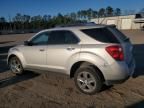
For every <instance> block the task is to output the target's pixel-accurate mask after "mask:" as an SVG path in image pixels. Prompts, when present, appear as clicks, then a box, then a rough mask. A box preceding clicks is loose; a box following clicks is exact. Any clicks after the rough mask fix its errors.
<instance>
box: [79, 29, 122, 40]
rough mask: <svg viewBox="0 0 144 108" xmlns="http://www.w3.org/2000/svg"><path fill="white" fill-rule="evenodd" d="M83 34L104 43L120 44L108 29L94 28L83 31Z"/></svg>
mask: <svg viewBox="0 0 144 108" xmlns="http://www.w3.org/2000/svg"><path fill="white" fill-rule="evenodd" d="M81 31H82V32H83V33H85V34H87V35H88V36H90V37H92V38H94V39H95V40H98V41H100V42H104V43H120V42H119V41H118V39H117V38H116V37H115V36H114V34H113V33H112V32H111V31H110V30H109V29H108V28H107V27H104V28H92V29H83V30H81Z"/></svg>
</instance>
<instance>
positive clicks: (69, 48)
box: [67, 47, 75, 51]
mask: <svg viewBox="0 0 144 108" xmlns="http://www.w3.org/2000/svg"><path fill="white" fill-rule="evenodd" d="M67 50H69V51H72V50H75V48H72V47H68V48H67Z"/></svg>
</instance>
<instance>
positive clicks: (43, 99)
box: [0, 30, 144, 108]
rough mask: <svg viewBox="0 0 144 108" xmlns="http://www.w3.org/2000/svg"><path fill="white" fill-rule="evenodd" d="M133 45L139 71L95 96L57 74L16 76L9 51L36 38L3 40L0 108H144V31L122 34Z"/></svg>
mask: <svg viewBox="0 0 144 108" xmlns="http://www.w3.org/2000/svg"><path fill="white" fill-rule="evenodd" d="M123 32H124V33H125V34H126V35H127V36H128V37H130V39H131V41H132V43H133V45H134V56H135V59H136V66H137V67H136V71H135V74H134V77H133V78H130V79H129V80H128V81H126V82H125V83H123V84H118V85H115V86H112V87H104V88H103V91H102V92H100V93H98V94H95V95H92V96H90V95H85V94H83V93H81V92H79V91H78V90H77V89H76V87H75V85H74V81H73V79H69V77H68V76H65V75H59V74H56V73H50V72H43V73H41V74H38V73H36V72H27V73H26V74H24V75H22V76H15V75H13V74H12V73H11V72H10V71H9V69H8V67H7V65H6V56H7V51H8V49H9V48H10V47H12V46H13V45H16V44H19V43H22V42H23V41H24V40H26V39H28V38H29V37H31V36H32V35H33V34H17V35H1V36H0V108H20V107H21V108H123V107H127V108H135V107H138V108H144V83H143V82H144V63H143V61H144V57H143V55H144V31H138V30H133V31H123Z"/></svg>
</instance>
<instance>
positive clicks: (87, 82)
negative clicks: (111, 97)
mask: <svg viewBox="0 0 144 108" xmlns="http://www.w3.org/2000/svg"><path fill="white" fill-rule="evenodd" d="M77 83H78V86H79V87H80V89H82V90H83V91H85V92H92V91H93V90H95V88H96V79H95V77H94V76H93V75H92V74H91V73H90V72H85V71H84V72H80V73H79V74H78V77H77Z"/></svg>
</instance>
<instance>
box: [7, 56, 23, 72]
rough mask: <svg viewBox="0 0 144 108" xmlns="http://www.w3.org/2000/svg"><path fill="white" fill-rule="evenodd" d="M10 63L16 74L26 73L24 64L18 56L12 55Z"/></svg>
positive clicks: (12, 70)
mask: <svg viewBox="0 0 144 108" xmlns="http://www.w3.org/2000/svg"><path fill="white" fill-rule="evenodd" d="M8 64H9V67H10V70H11V72H12V73H14V74H16V75H22V74H23V73H24V69H23V66H22V64H21V61H20V60H19V58H18V57H16V56H15V57H11V58H10V60H9V63H8Z"/></svg>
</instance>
